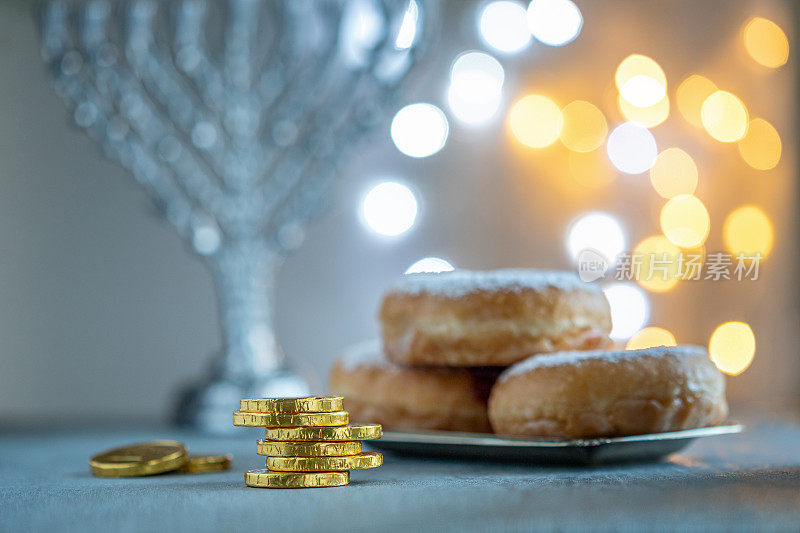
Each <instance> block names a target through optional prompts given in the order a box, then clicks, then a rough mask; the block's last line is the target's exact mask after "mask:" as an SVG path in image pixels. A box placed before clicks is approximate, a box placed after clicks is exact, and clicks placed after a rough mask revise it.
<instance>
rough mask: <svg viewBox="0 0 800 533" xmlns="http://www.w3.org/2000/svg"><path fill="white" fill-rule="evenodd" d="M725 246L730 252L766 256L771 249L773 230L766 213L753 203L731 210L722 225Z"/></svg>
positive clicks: (773, 236)
mask: <svg viewBox="0 0 800 533" xmlns="http://www.w3.org/2000/svg"><path fill="white" fill-rule="evenodd" d="M722 238H723V241H725V247H726V248H727V249H728V251H729V252H731V253H732V254H734V255H736V254H740V253H741V254H744V255H745V256H753V255H754V254H757V253H758V254H761V257H762V258H764V257H767V256H768V255H769V253H770V251H771V250H772V243H773V240H774V238H775V232H774V231H773V229H772V222H770V219H769V217H768V216H767V214H766V213H765V212H764V211H762V210H761V209H760V208H758V207H756V206H754V205H745V206H742V207H739V208H737V209H734V210H733V211H731V212H730V213H729V214H728V216H727V217H725V222H724V223H723V225H722Z"/></svg>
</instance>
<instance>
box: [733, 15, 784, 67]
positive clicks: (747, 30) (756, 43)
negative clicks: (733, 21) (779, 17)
mask: <svg viewBox="0 0 800 533" xmlns="http://www.w3.org/2000/svg"><path fill="white" fill-rule="evenodd" d="M742 38H743V39H744V47H745V48H746V49H747V53H748V54H750V57H752V58H753V59H754V60H755V61H756V62H757V63H759V64H761V65H764V66H765V67H769V68H777V67H780V66H781V65H783V64H785V63H786V60H787V59H788V58H789V40H788V39H787V38H786V34H785V33H783V30H782V29H781V28H780V26H778V25H777V24H775V23H774V22H772V21H771V20H768V19H765V18H763V17H753V18H752V19H750V21H749V22H748V23H747V25H746V26H745V27H744V31H743V32H742Z"/></svg>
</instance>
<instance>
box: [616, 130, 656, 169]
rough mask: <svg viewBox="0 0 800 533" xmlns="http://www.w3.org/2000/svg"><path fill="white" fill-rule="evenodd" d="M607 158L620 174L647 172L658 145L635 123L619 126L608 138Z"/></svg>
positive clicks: (648, 132) (653, 138)
mask: <svg viewBox="0 0 800 533" xmlns="http://www.w3.org/2000/svg"><path fill="white" fill-rule="evenodd" d="M606 150H607V152H608V158H609V159H610V160H611V163H612V164H613V165H614V166H615V167H616V168H617V169H618V170H620V171H621V172H625V173H626V174H641V173H642V172H647V171H648V170H650V167H652V166H653V163H655V162H656V156H657V155H658V145H657V144H656V139H655V137H653V134H652V133H650V130H648V129H647V128H645V127H644V126H642V125H641V124H637V123H635V122H625V123H623V124H620V125H619V126H617V127H616V128H614V131H612V132H611V135H609V136H608V143H607V145H606Z"/></svg>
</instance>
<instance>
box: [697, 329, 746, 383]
mask: <svg viewBox="0 0 800 533" xmlns="http://www.w3.org/2000/svg"><path fill="white" fill-rule="evenodd" d="M708 352H709V354H711V360H712V361H714V364H715V365H717V368H719V369H720V370H722V371H723V372H725V373H726V374H730V375H731V376H736V375H738V374H741V373H742V372H744V371H745V369H747V367H748V366H750V363H752V362H753V355H755V353H756V337H755V335H753V330H752V329H750V326H748V325H747V324H745V323H744V322H725V323H724V324H722V325H721V326H719V327H718V328H717V329H715V330H714V333H712V334H711V340H710V341H709V342H708Z"/></svg>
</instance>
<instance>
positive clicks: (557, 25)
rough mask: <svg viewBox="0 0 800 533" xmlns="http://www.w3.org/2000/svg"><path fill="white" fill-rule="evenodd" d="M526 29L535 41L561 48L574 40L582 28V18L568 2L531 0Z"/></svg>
mask: <svg viewBox="0 0 800 533" xmlns="http://www.w3.org/2000/svg"><path fill="white" fill-rule="evenodd" d="M527 19H528V27H529V28H530V32H531V33H532V34H533V36H534V37H535V38H536V40H537V41H539V42H541V43H544V44H546V45H549V46H563V45H565V44H567V43H569V42H572V41H573V40H575V38H576V37H577V36H578V34H579V33H580V32H581V27H583V16H582V15H581V10H580V9H578V6H576V5H575V4H574V3H573V2H571V1H570V0H531V3H530V4H528V14H527Z"/></svg>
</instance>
